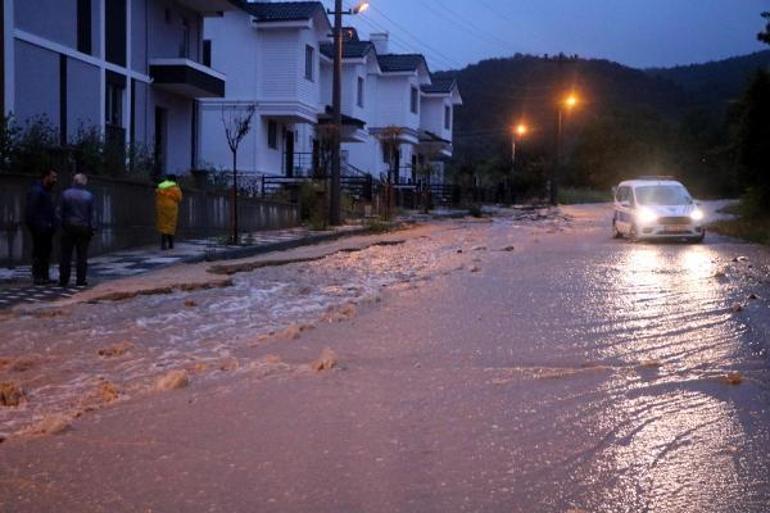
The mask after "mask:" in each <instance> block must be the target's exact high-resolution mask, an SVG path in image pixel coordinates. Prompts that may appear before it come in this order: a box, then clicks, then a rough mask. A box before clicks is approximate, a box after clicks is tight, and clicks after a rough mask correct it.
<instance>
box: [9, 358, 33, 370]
mask: <svg viewBox="0 0 770 513" xmlns="http://www.w3.org/2000/svg"><path fill="white" fill-rule="evenodd" d="M39 362H40V358H39V357H37V356H20V357H18V358H16V359H15V360H14V361H13V363H12V364H11V370H12V371H13V372H26V371H28V370H30V369H31V368H33V367H35V366H36V365H37V364H38V363H39Z"/></svg>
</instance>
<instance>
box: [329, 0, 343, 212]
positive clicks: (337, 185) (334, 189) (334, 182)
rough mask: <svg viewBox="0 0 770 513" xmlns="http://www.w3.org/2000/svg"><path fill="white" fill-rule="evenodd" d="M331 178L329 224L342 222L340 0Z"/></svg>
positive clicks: (336, 16)
mask: <svg viewBox="0 0 770 513" xmlns="http://www.w3.org/2000/svg"><path fill="white" fill-rule="evenodd" d="M332 112H333V114H332V116H333V117H334V120H333V121H334V129H333V130H332V179H331V195H330V196H331V198H330V203H329V224H330V225H332V226H339V225H340V224H342V213H341V205H340V199H341V196H342V191H341V181H342V180H341V177H340V175H341V173H342V164H341V162H340V154H341V146H342V0H335V2H334V79H333V82H332Z"/></svg>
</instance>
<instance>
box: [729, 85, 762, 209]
mask: <svg viewBox="0 0 770 513" xmlns="http://www.w3.org/2000/svg"><path fill="white" fill-rule="evenodd" d="M735 136H736V141H737V145H736V146H737V157H738V163H739V165H740V170H741V178H742V182H743V183H744V184H745V185H746V186H747V187H748V188H749V191H750V193H751V194H750V196H751V198H753V200H754V203H755V205H754V206H755V207H758V208H759V207H762V209H765V210H766V207H765V205H767V202H768V201H770V183H768V180H769V179H770V169H769V168H768V166H769V165H770V145H768V143H767V142H768V141H770V73H768V72H766V71H758V72H757V74H756V75H755V77H754V80H752V82H751V85H750V86H749V88H748V90H747V91H746V94H745V95H744V97H743V99H742V100H741V102H740V104H739V107H738V114H737V125H736V132H735Z"/></svg>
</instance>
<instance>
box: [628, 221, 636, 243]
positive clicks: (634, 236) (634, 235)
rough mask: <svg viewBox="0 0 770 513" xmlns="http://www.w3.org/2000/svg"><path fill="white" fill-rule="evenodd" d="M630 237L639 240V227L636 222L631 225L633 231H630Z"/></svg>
mask: <svg viewBox="0 0 770 513" xmlns="http://www.w3.org/2000/svg"><path fill="white" fill-rule="evenodd" d="M628 238H629V239H631V240H632V241H634V242H638V241H639V229H638V228H637V227H636V223H634V224H632V225H631V231H629V232H628Z"/></svg>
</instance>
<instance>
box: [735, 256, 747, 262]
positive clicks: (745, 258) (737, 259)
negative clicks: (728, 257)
mask: <svg viewBox="0 0 770 513" xmlns="http://www.w3.org/2000/svg"><path fill="white" fill-rule="evenodd" d="M748 261H749V257H745V256H737V257H735V258H733V262H748Z"/></svg>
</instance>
